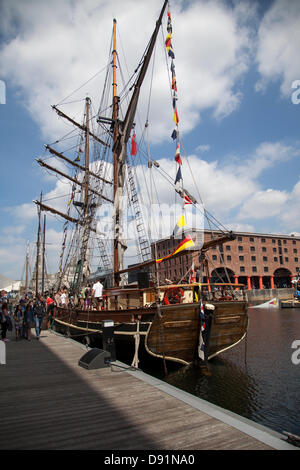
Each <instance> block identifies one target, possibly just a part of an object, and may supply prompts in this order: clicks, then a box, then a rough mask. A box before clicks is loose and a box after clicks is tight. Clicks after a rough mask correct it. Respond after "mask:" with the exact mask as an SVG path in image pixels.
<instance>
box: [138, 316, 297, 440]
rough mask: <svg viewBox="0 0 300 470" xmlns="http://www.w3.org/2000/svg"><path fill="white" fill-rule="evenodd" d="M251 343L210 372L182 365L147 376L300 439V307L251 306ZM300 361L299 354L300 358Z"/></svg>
mask: <svg viewBox="0 0 300 470" xmlns="http://www.w3.org/2000/svg"><path fill="white" fill-rule="evenodd" d="M249 319H250V324H249V329H248V334H247V339H246V340H243V341H242V342H241V343H239V344H238V345H237V346H235V347H234V348H232V349H230V350H228V351H225V352H224V353H222V354H221V355H219V356H218V357H216V358H214V359H212V360H211V361H210V362H209V366H208V368H209V374H210V375H203V374H202V373H201V372H200V370H199V369H196V368H195V367H181V368H179V369H178V368H177V370H175V371H174V370H173V371H170V370H169V373H168V375H167V376H165V375H164V373H163V368H162V367H160V368H159V369H157V368H156V369H153V368H152V369H151V368H147V366H145V367H143V370H144V372H146V373H148V374H151V375H154V376H156V377H159V378H160V379H161V380H164V381H165V382H167V383H169V384H171V385H174V386H175V387H177V388H179V389H182V390H185V391H187V392H189V393H191V394H193V395H196V396H198V397H200V398H203V399H204V400H207V401H209V402H211V403H214V404H216V405H218V406H221V407H222V408H225V409H227V410H230V411H232V412H234V413H237V414H239V415H241V416H244V417H245V418H248V419H251V420H252V421H254V422H256V423H259V424H262V425H264V426H267V427H269V428H271V429H273V430H275V431H278V432H283V431H288V432H291V433H293V434H297V435H300V364H298V365H295V364H293V362H292V354H293V352H295V349H292V347H291V346H292V343H293V341H295V340H300V309H289V308H288V309H277V308H273V309H272V308H267V309H261V308H256V309H255V308H250V309H249ZM298 357H300V354H298Z"/></svg>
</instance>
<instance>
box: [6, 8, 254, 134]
mask: <svg viewBox="0 0 300 470" xmlns="http://www.w3.org/2000/svg"><path fill="white" fill-rule="evenodd" d="M2 3H3V9H4V10H3V11H4V13H5V15H6V16H4V19H3V20H2V22H1V23H3V30H2V31H4V32H6V34H7V35H8V39H7V42H5V43H4V44H3V46H2V49H1V51H0V65H1V73H2V75H3V78H5V79H7V80H8V81H9V83H12V84H13V85H15V86H16V87H17V88H18V89H19V90H20V91H21V93H22V97H23V101H24V104H25V106H26V107H27V108H28V109H29V111H30V113H31V115H32V117H33V118H34V119H35V120H37V121H38V123H39V125H40V127H41V129H42V131H43V133H44V136H46V137H47V138H49V139H50V140H52V139H56V138H57V136H58V135H59V133H64V132H67V131H69V130H70V128H69V127H67V126H66V125H65V124H62V122H61V121H58V120H57V116H56V115H55V113H54V112H52V113H51V112H50V110H49V107H50V105H51V104H55V103H57V102H58V101H59V100H60V99H62V98H63V97H66V96H67V95H68V94H69V93H70V92H72V91H73V90H75V89H77V88H78V87H79V86H80V85H81V84H83V83H84V82H86V81H87V80H89V79H90V78H91V77H92V76H93V75H95V74H96V73H97V72H98V71H100V70H101V69H102V67H103V66H105V65H106V64H108V62H109V61H110V57H109V55H108V50H109V42H110V38H111V30H112V19H113V17H114V16H116V18H117V20H118V28H119V31H120V35H119V36H118V41H119V42H118V50H119V55H120V57H121V56H122V50H123V48H124V49H125V48H126V50H127V47H128V50H129V52H127V54H126V66H127V67H128V73H129V75H131V74H132V71H133V70H134V69H135V67H136V65H137V63H138V61H139V59H140V57H141V54H142V52H143V51H144V48H145V46H146V44H147V42H148V39H149V37H150V34H151V32H152V30H153V28H154V25H155V21H156V17H157V15H158V12H159V10H160V8H161V1H160V0H153V1H152V2H151V8H149V2H147V1H145V0H144V1H139V2H136V1H134V0H128V1H127V3H126V9H125V8H124V2H123V0H122V1H121V0H115V1H114V2H113V5H112V4H111V3H110V2H106V1H104V0H102V1H101V0H100V1H98V0H97V1H96V0H85V1H78V0H76V1H71V0H70V1H69V0H67V1H64V2H61V1H58V0H55V1H54V2H50V3H49V2H36V1H34V0H27V1H26V5H25V4H24V2H11V0H4V1H3V2H2ZM249 5H250V4H249ZM172 9H173V11H172V18H173V47H174V50H175V55H176V58H178V60H176V59H175V64H176V75H177V83H178V98H179V100H178V111H179V117H180V121H181V122H182V123H184V124H183V130H185V131H189V130H191V129H193V128H194V127H195V126H196V125H197V123H198V122H199V119H200V116H201V111H202V110H204V109H209V108H210V109H212V110H213V112H214V115H215V117H217V118H221V117H224V116H226V115H228V114H230V113H231V112H233V111H234V110H235V109H236V107H237V106H238V105H239V103H240V100H241V93H240V91H239V90H238V89H236V85H237V83H238V81H239V79H240V78H241V77H242V76H243V74H244V73H245V72H246V71H247V69H248V66H249V53H250V49H251V45H250V37H251V30H250V28H249V26H246V22H247V21H246V20H247V18H248V17H252V16H253V9H252V8H250V7H249V9H246V8H245V9H244V13H243V15H241V11H240V10H241V7H240V6H235V7H233V8H230V7H228V5H227V4H225V2H223V1H221V0H209V1H201V2H200V1H197V2H190V3H189V4H188V5H186V4H185V3H183V2H181V1H177V2H174V3H173V4H172ZM145 18H147V21H145ZM16 24H17V25H18V28H16V27H15V25H16ZM132 25H135V27H134V28H132ZM165 27H166V23H165V20H164V33H163V34H164V35H165V36H166V28H165ZM187 31H188V34H187ZM100 32H101V33H100ZM137 35H138V41H137ZM120 38H121V41H120V40H119V39H120ZM162 42H163V41H162V38H161V35H159V43H162ZM121 58H122V57H121ZM123 73H124V74H125V76H126V75H127V72H126V67H125V68H124V66H123ZM149 75H150V74H149ZM104 76H105V75H104V71H103V73H102V74H99V75H98V76H97V77H96V79H95V80H93V81H91V82H89V83H88V84H87V85H86V86H85V87H84V88H82V89H81V90H80V92H78V93H75V94H74V95H73V96H72V98H71V99H70V100H77V99H80V98H82V97H85V95H86V94H87V93H89V95H90V96H91V97H92V98H95V105H94V106H95V109H97V107H98V105H99V97H100V93H99V90H100V89H101V84H102V83H103V80H104ZM119 80H120V77H119ZM120 82H121V80H120ZM191 90H192V91H193V92H192V93H191ZM118 91H119V93H120V92H121V83H120V85H119V88H118ZM143 93H144V95H146V96H145V97H147V98H148V95H149V80H148V81H147V82H146V83H145V87H144V89H143ZM152 96H153V101H152V105H151V113H150V118H151V122H152V137H153V139H156V140H162V139H163V138H169V133H170V131H171V130H172V126H173V124H174V123H172V106H171V102H170V93H169V91H168V77H167V71H166V65H165V48H164V46H163V44H160V47H158V48H157V52H156V73H155V75H154V81H153V93H152ZM147 104H148V101H147V100H146V104H145V106H144V111H145V110H146V106H147ZM82 110H83V103H76V104H74V105H72V106H71V105H70V106H69V107H68V112H69V113H70V114H71V115H72V116H73V117H75V118H78V117H79V115H80V114H81V113H82ZM63 126H64V127H63Z"/></svg>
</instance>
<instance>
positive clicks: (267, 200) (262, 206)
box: [239, 189, 288, 220]
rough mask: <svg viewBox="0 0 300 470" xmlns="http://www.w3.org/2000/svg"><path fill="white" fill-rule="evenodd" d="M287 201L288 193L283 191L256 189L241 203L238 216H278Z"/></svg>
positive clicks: (257, 217)
mask: <svg viewBox="0 0 300 470" xmlns="http://www.w3.org/2000/svg"><path fill="white" fill-rule="evenodd" d="M287 201H288V194H287V193H286V192H285V191H277V190H274V189H267V190H266V191H258V192H257V193H255V194H253V195H252V197H251V198H249V200H247V201H246V202H245V203H244V204H243V205H242V208H241V211H240V214H239V218H240V219H247V220H249V219H252V220H253V219H264V218H268V217H274V216H278V215H279V214H281V212H282V210H283V208H284V207H285V204H286V202H287Z"/></svg>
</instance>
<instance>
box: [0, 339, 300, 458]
mask: <svg viewBox="0 0 300 470" xmlns="http://www.w3.org/2000/svg"><path fill="white" fill-rule="evenodd" d="M85 352H86V350H85V348H84V347H83V346H82V345H80V344H78V343H76V342H74V341H72V340H69V339H67V338H64V337H62V336H59V335H57V334H55V333H53V332H50V331H43V332H42V337H41V339H40V341H37V340H36V338H35V336H34V334H33V335H32V340H31V341H30V342H29V341H27V340H20V341H18V342H16V341H15V339H14V338H13V337H11V341H10V342H8V343H6V364H5V365H0V396H1V400H0V416H1V429H0V449H5V450H13V449H19V450H22V449H52V450H54V449H55V450H59V449H86V450H89V449H96V450H101V449H102V450H103V449H104V450H125V449H126V450H130V449H132V450H139V449H142V450H155V449H156V450H163V449H166V450H179V449H180V450H198V449H205V450H210V449H212V450H220V449H223V450H225V449H228V450H232V449H239V450H240V449H246V450H250V449H253V450H255V449H261V450H263V449H274V448H278V442H279V447H280V445H281V444H280V440H279V439H278V438H274V439H275V441H276V445H274V446H273V445H272V437H271V441H270V442H271V445H270V442H269V443H268V444H266V443H265V442H264V441H263V439H260V438H256V437H253V436H251V435H249V433H245V432H243V431H241V430H239V429H237V428H236V427H233V426H231V425H229V424H227V423H226V422H224V421H222V420H220V419H217V418H216V417H214V416H212V415H211V414H209V413H207V412H204V411H202V410H201V409H199V407H198V405H197V404H196V407H195V406H193V403H192V404H189V403H187V401H188V400H187V399H186V397H188V396H189V394H185V393H184V392H182V393H183V395H184V397H185V398H184V400H182V399H181V395H180V393H181V392H180V391H178V390H177V389H176V390H177V393H178V394H179V395H178V397H176V396H174V395H176V393H173V392H170V393H169V392H168V390H167V391H165V390H163V387H164V385H163V383H162V382H160V381H157V380H155V379H153V380H154V382H153V384H152V383H151V380H152V379H151V378H149V376H148V377H147V378H146V380H144V379H143V377H144V378H145V377H146V376H145V374H143V373H141V375H139V372H130V373H129V372H128V371H124V370H122V369H117V368H115V367H113V368H112V369H111V368H110V367H106V368H102V369H96V370H87V369H84V368H82V367H79V366H78V360H79V359H80V358H81V357H82V356H83V354H84V353H85ZM166 386H167V385H166ZM169 390H171V389H169ZM193 400H197V398H195V397H194V398H193ZM195 403H198V402H195ZM199 403H201V400H200V402H199ZM206 403H207V402H206ZM200 408H201V406H200ZM212 414H213V413H212ZM257 434H258V435H259V434H260V431H259V430H258V431H257ZM282 448H283V449H284V448H287V449H288V448H290V449H295V448H294V447H292V446H290V445H289V444H287V443H286V442H284V441H282Z"/></svg>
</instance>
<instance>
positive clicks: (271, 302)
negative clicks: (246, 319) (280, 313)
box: [248, 297, 279, 308]
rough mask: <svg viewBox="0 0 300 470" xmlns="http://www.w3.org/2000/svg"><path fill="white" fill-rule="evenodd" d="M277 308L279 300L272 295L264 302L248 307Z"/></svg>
mask: <svg viewBox="0 0 300 470" xmlns="http://www.w3.org/2000/svg"><path fill="white" fill-rule="evenodd" d="M268 307H269V308H279V300H278V299H277V297H274V299H271V300H268V301H267V302H264V303H263V304H259V305H251V306H249V307H248V308H268Z"/></svg>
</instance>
